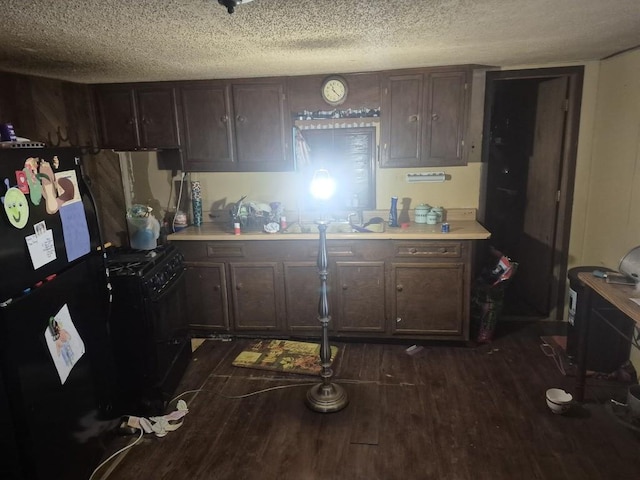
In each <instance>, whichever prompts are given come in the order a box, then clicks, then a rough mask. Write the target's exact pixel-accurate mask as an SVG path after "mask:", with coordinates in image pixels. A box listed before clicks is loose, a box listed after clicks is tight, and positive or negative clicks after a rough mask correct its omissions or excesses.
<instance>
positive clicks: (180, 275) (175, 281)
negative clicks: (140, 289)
mask: <svg viewBox="0 0 640 480" xmlns="http://www.w3.org/2000/svg"><path fill="white" fill-rule="evenodd" d="M186 271H187V268H186V267H183V268H182V270H180V272H179V273H178V274H177V275H176V276H174V277H173V278H172V279H171V281H170V283H169V284H168V286H167V287H165V288H164V289H163V290H162V291H161V292H160V294H159V295H158V296H157V297H154V298H152V299H151V301H152V302H154V303H156V302H159V301H161V300H162V299H164V297H166V296H167V295H171V294H172V293H173V292H174V290H176V289H177V288H178V286H179V283H180V281H181V280H182V278H183V277H184V274H185V272H186Z"/></svg>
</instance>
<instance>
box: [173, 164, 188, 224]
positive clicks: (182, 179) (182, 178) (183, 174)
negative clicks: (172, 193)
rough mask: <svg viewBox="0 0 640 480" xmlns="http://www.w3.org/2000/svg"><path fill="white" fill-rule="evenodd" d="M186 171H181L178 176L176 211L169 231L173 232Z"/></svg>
mask: <svg viewBox="0 0 640 480" xmlns="http://www.w3.org/2000/svg"><path fill="white" fill-rule="evenodd" d="M186 174H187V173H186V172H182V176H181V178H180V191H179V192H178V201H177V202H176V213H175V215H174V216H173V221H172V222H171V231H172V232H173V233H175V231H176V217H177V216H178V212H179V211H180V202H181V201H182V190H183V186H184V177H185V176H186Z"/></svg>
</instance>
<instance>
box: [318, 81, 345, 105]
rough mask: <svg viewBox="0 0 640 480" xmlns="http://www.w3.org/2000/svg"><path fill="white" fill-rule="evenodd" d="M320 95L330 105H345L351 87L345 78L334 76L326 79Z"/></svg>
mask: <svg viewBox="0 0 640 480" xmlns="http://www.w3.org/2000/svg"><path fill="white" fill-rule="evenodd" d="M320 93H321V94H322V99H323V100H324V101H325V102H327V103H328V104H329V105H332V106H336V105H340V104H341V103H344V101H345V100H346V99H347V94H348V93H349V86H348V85H347V81H346V80H345V79H344V78H342V77H340V76H338V75H332V76H330V77H327V78H325V79H324V81H323V82H322V89H321V90H320Z"/></svg>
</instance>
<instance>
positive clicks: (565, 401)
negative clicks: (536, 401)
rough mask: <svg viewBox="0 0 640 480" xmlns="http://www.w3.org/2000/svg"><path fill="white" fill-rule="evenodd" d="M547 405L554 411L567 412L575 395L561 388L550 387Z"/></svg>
mask: <svg viewBox="0 0 640 480" xmlns="http://www.w3.org/2000/svg"><path fill="white" fill-rule="evenodd" d="M546 398H547V406H548V407H549V408H550V409H551V411H552V412H553V413H558V414H560V413H565V412H566V411H567V410H569V408H570V407H571V402H573V396H571V394H570V393H567V392H565V391H564V390H562V389H560V388H550V389H549V390H547V394H546Z"/></svg>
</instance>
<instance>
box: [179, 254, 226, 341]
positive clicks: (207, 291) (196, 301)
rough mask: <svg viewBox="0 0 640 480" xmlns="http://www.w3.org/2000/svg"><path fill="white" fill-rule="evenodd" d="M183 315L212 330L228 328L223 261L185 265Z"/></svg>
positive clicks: (190, 321)
mask: <svg viewBox="0 0 640 480" xmlns="http://www.w3.org/2000/svg"><path fill="white" fill-rule="evenodd" d="M186 283H187V315H188V317H189V324H190V325H191V327H195V328H198V329H201V330H208V331H212V332H227V331H229V302H228V300H227V298H228V297H227V275H226V271H225V266H224V263H215V262H214V263H195V264H190V265H188V266H187V271H186Z"/></svg>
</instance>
